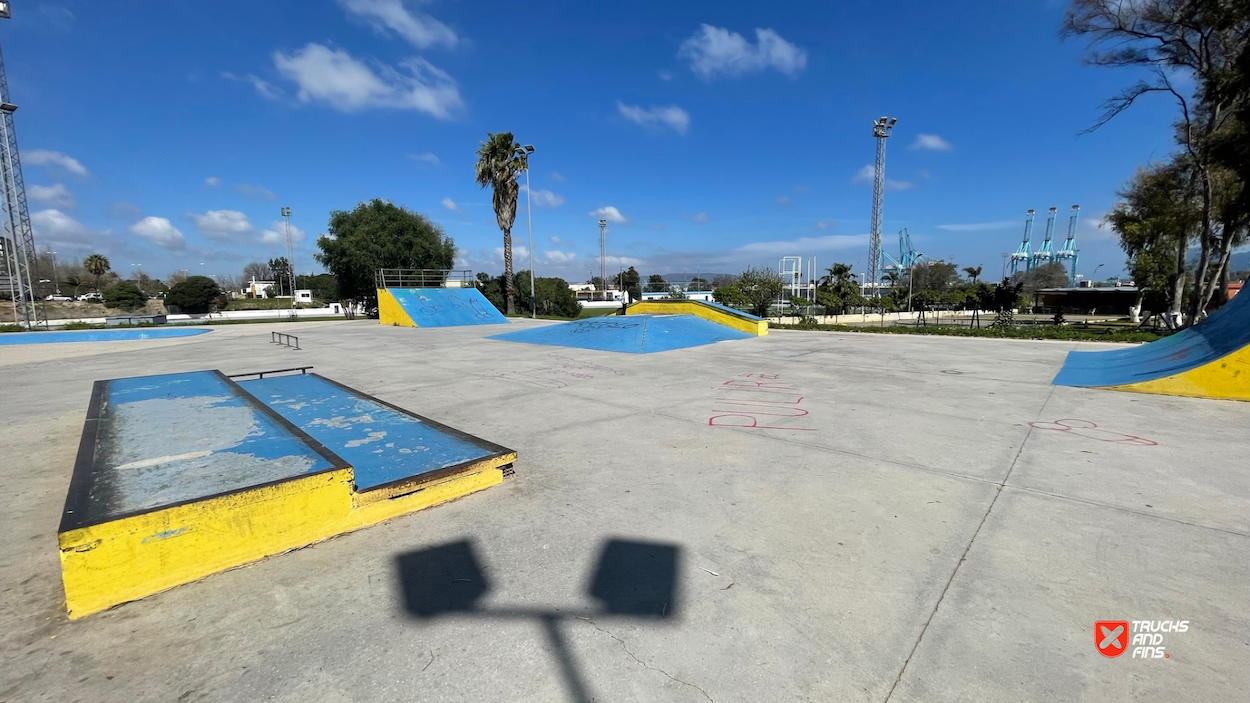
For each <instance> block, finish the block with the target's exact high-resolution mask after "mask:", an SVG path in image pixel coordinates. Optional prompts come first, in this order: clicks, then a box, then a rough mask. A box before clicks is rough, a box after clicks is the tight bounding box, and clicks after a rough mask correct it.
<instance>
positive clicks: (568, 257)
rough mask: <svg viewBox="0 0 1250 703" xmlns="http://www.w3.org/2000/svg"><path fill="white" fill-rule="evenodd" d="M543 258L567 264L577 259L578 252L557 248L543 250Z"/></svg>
mask: <svg viewBox="0 0 1250 703" xmlns="http://www.w3.org/2000/svg"><path fill="white" fill-rule="evenodd" d="M543 258H545V259H547V261H550V262H552V263H555V264H567V263H568V262H570V261H572V260H573V259H576V258H577V254H576V253H574V252H571V251H559V250H556V249H550V250H548V251H545V252H543Z"/></svg>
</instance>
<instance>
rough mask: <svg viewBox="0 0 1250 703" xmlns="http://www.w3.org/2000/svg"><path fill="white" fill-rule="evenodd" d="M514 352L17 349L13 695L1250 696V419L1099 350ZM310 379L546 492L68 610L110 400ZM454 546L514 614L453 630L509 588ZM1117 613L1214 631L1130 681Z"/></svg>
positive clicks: (877, 341) (924, 345) (10, 608)
mask: <svg viewBox="0 0 1250 703" xmlns="http://www.w3.org/2000/svg"><path fill="white" fill-rule="evenodd" d="M512 324H513V325H514V326H521V325H530V324H546V323H532V322H529V321H517V322H513V323H512ZM270 329H279V330H281V331H283V332H287V333H292V334H297V335H299V337H300V342H301V345H302V346H303V347H304V349H303V351H293V350H288V349H285V348H281V347H277V346H274V345H272V344H270V343H269V331H270ZM499 331H500V328H499V327H498V326H490V327H477V328H444V329H429V330H422V329H418V330H413V329H401V328H392V327H382V326H379V325H377V324H376V323H370V322H365V321H360V322H342V323H289V324H282V325H240V326H229V327H220V328H216V329H214V330H213V332H212V333H211V334H207V335H201V336H197V337H190V338H183V339H174V340H159V341H149V342H108V343H94V344H54V345H37V346H30V347H6V348H4V350H3V352H0V388H2V389H3V394H2V395H0V398H2V399H3V400H2V401H0V426H2V427H3V428H4V433H3V435H0V486H3V491H2V492H0V701H3V702H6V703H7V702H17V701H23V702H25V701H57V702H58V703H60V702H65V703H68V702H71V701H90V702H93V703H95V702H99V701H126V702H130V701H235V700H245V701H251V700H276V701H301V702H302V701H409V700H411V701H557V700H572V701H591V700H594V701H752V702H758V701H789V700H811V701H871V702H874V703H879V702H881V701H899V702H902V701H925V702H932V701H1052V700H1053V701H1109V700H1115V701H1122V700H1123V701H1126V700H1135V701H1169V702H1170V701H1190V700H1192V701H1244V700H1246V699H1247V697H1248V696H1250V691H1248V679H1247V675H1246V672H1247V671H1250V634H1248V633H1250V588H1248V587H1247V584H1248V583H1250V467H1248V465H1247V462H1246V457H1247V454H1246V452H1247V446H1248V445H1247V442H1246V431H1247V428H1248V427H1250V404H1245V403H1236V402H1225V401H1207V400H1192V399H1183V398H1169V397H1158V396H1145V395H1134V394H1126V393H1115V392H1109V391H1096V390H1084V389H1077V388H1066V387H1055V386H1052V385H1050V380H1051V378H1052V377H1053V376H1054V375H1055V373H1056V371H1057V370H1058V369H1059V366H1060V365H1061V363H1062V361H1063V358H1064V355H1065V354H1066V353H1067V352H1068V351H1069V350H1070V349H1073V348H1075V347H1076V346H1077V345H1075V344H1072V343H1059V342H1031V341H1011V340H990V339H962V338H945V337H911V336H899V335H869V334H836V333H821V332H797V331H784V330H780V331H778V330H775V331H773V332H772V333H771V334H769V335H768V336H767V337H764V338H759V339H750V340H743V341H735V342H724V343H720V344H716V345H713V346H707V347H697V348H691V349H684V350H677V351H671V352H665V353H661V354H652V355H632V354H612V353H606V352H594V351H585V350H576V349H563V348H556V347H545V346H531V345H524V344H514V343H508V342H501V341H495V340H488V339H484V337H485V336H486V335H490V334H496V333H498V332H499ZM1082 346H1084V347H1090V348H1092V347H1094V346H1095V345H1082ZM294 365H313V366H315V367H316V371H317V372H319V373H322V374H324V375H326V376H328V377H330V378H333V379H335V380H338V381H340V382H343V383H345V384H348V385H351V386H354V387H356V388H358V389H360V390H363V391H365V392H367V393H372V394H374V395H376V396H378V397H379V398H381V399H383V400H386V401H389V402H392V403H396V404H398V405H400V406H403V407H405V408H409V409H411V410H413V411H415V412H418V413H421V414H423V415H427V416H429V417H432V418H434V419H437V420H440V421H442V422H445V423H447V424H450V425H452V426H453V427H456V428H459V429H462V430H465V431H467V432H470V433H473V434H476V435H478V436H481V437H483V438H485V439H488V440H491V441H493V442H498V443H500V444H503V445H505V446H508V447H511V448H514V449H516V450H518V451H519V453H520V458H519V460H518V462H517V465H516V476H515V477H514V478H511V479H509V480H507V481H505V483H504V484H503V485H501V486H496V487H494V488H491V489H488V490H486V491H484V492H481V493H478V494H475V495H472V496H469V497H466V498H464V499H461V500H459V501H456V502H454V503H450V504H447V505H443V506H438V507H435V508H432V509H429V510H426V511H422V512H419V513H416V514H413V515H409V516H406V517H402V518H398V519H395V520H392V521H390V522H388V523H385V524H382V525H378V526H376V527H373V528H370V529H366V530H362V531H359V532H356V533H353V534H349V535H344V536H341V537H338V538H335V539H332V540H329V541H327V542H324V543H321V544H318V545H315V546H313V547H309V548H306V549H302V550H298V551H296V552H292V553H289V554H285V555H281V556H277V557H273V558H270V559H266V560H264V561H262V562H260V563H257V564H254V565H251V566H249V567H246V568H240V569H236V570H233V571H229V572H225V573H221V574H217V575H214V576H211V577H209V578H206V579H204V580H202V581H200V582H198V583H193V584H188V585H185V586H180V587H178V588H175V589H173V590H170V591H167V592H165V593H162V594H158V595H155V596H151V597H148V598H145V599H143V600H141V601H137V602H133V603H129V604H126V605H122V606H119V607H117V608H114V609H113V610H110V611H106V612H104V613H100V614H97V615H93V616H89V617H87V618H85V619H83V620H79V621H75V622H72V623H71V622H69V621H68V620H67V619H66V617H65V614H64V603H63V600H62V598H63V597H62V592H61V585H60V576H59V565H58V559H57V543H56V529H57V524H58V521H59V518H60V512H61V505H62V502H63V500H64V498H65V493H66V488H67V486H68V482H69V477H70V470H71V467H72V465H73V463H74V456H75V452H76V450H77V447H78V440H79V434H80V432H81V427H82V419H83V416H84V413H85V411H86V407H87V401H88V397H89V393H90V389H91V382H92V381H94V380H96V379H102V378H115V377H122V376H131V375H142V374H154V373H163V372H173V371H186V370H193V369H211V368H218V369H221V370H223V371H225V372H226V373H237V372H243V371H256V370H264V369H274V368H282V367H287V366H294ZM756 384H760V385H756ZM1059 420H1065V421H1066V422H1064V423H1063V424H1054V423H1055V421H1059ZM1073 420H1075V421H1073ZM1030 423H1037V424H1036V425H1032V424H1030ZM1091 424H1096V425H1097V427H1091V426H1090V425H1091ZM177 441H178V439H177V438H176V437H171V438H170V442H171V443H176V442H177ZM608 545H612V546H610V547H609V546H608ZM622 545H623V546H622ZM631 550H632V551H631ZM448 554H451V555H452V556H457V557H458V558H460V561H459V562H458V563H459V564H461V566H463V565H464V563H466V559H467V560H468V562H467V563H470V564H471V563H472V562H473V560H475V561H476V563H477V564H478V565H480V569H481V570H482V572H483V575H482V576H481V577H480V579H481V580H480V582H482V583H483V584H484V587H483V588H482V589H481V590H482V591H484V593H482V594H481V597H480V598H477V599H476V600H475V599H474V598H473V596H474V595H476V594H475V593H467V594H466V593H465V592H457V593H453V594H452V600H451V601H449V602H451V603H452V604H453V607H454V608H455V609H456V612H451V613H447V614H443V615H439V616H435V617H424V616H423V614H422V610H421V607H420V601H421V598H422V597H423V594H424V595H428V593H427V591H428V589H431V588H433V589H435V590H439V589H443V590H447V589H453V590H454V589H456V588H459V587H461V586H464V585H465V584H466V583H470V582H472V583H478V582H479V581H478V580H475V579H477V578H478V577H474V579H447V578H446V576H445V575H444V577H443V580H444V581H446V583H444V582H443V581H440V580H439V578H438V574H440V573H444V572H436V571H430V570H429V568H428V567H429V565H430V564H437V563H439V562H438V559H439V558H441V557H440V555H442V556H447V555H448ZM621 554H633V555H635V556H637V555H639V554H641V555H643V557H642V558H636V559H634V561H632V562H627V565H626V567H625V568H620V565H619V564H618V565H617V567H612V566H611V565H608V566H605V563H607V562H611V561H612V559H613V557H614V556H620V555H621ZM466 555H468V556H467V557H466ZM601 558H602V559H604V562H602V563H601V562H600V560H601ZM666 558H671V559H672V560H673V561H672V565H673V566H674V569H673V570H669V569H667V568H666V562H665V559H666ZM445 573H447V574H449V573H451V572H445ZM457 584H459V585H457ZM423 589H426V590H423ZM414 594H415V595H414ZM631 598H632V600H631ZM456 599H459V600H456ZM414 601H417V602H418V603H417V605H418V607H415V608H414V606H413V604H414ZM1099 620H1128V621H1134V620H1156V621H1157V620H1188V621H1189V626H1188V631H1187V632H1184V633H1177V634H1165V635H1163V638H1164V641H1163V643H1162V644H1163V646H1164V647H1165V650H1166V652H1167V655H1168V656H1167V658H1161V659H1141V658H1136V659H1134V658H1131V654H1125V655H1123V656H1121V657H1119V658H1116V659H1108V658H1105V657H1103V656H1102V655H1100V654H1099V652H1098V651H1097V650H1096V648H1095V642H1094V640H1095V631H1094V630H1095V628H1094V623H1095V621H1099Z"/></svg>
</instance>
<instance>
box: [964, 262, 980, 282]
mask: <svg viewBox="0 0 1250 703" xmlns="http://www.w3.org/2000/svg"><path fill="white" fill-rule="evenodd" d="M964 274H965V275H966V276H968V278H971V279H972V282H973V284H975V283H976V282H977V279H978V278H980V277H981V267H980V266H965V267H964Z"/></svg>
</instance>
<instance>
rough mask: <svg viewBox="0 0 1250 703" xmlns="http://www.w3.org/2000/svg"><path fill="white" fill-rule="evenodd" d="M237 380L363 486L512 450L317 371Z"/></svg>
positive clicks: (406, 479) (422, 474)
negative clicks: (331, 455)
mask: <svg viewBox="0 0 1250 703" xmlns="http://www.w3.org/2000/svg"><path fill="white" fill-rule="evenodd" d="M239 385H241V386H242V387H243V388H244V389H245V390H246V391H248V392H249V393H251V394H252V395H254V396H255V397H256V398H257V399H258V400H260V402H262V403H264V404H265V405H267V406H269V407H270V408H272V409H273V410H274V411H275V412H276V413H278V414H279V415H281V416H282V418H283V419H285V420H287V421H288V422H290V423H291V424H292V425H295V426H296V427H298V428H299V429H300V430H302V431H304V432H306V433H307V434H308V435H309V436H311V437H312V438H313V439H315V440H316V441H318V442H320V443H321V444H322V445H324V446H325V447H326V448H327V449H329V450H330V451H331V452H333V453H334V454H336V455H338V456H340V457H342V458H343V460H344V461H345V462H346V463H348V464H350V465H351V466H352V467H353V468H354V469H355V480H356V490H358V491H372V490H374V489H377V488H380V487H383V486H387V485H390V484H394V483H396V482H400V481H403V482H409V483H411V482H412V481H414V480H418V479H419V480H425V479H428V478H431V477H432V476H433V475H435V474H439V473H443V472H447V471H449V470H452V469H456V470H459V469H462V468H463V467H464V466H465V465H466V464H469V463H472V462H475V461H481V460H484V459H488V458H493V457H496V456H500V455H502V454H504V453H508V452H510V451H511V450H507V449H504V448H503V447H500V446H497V445H494V444H491V443H489V442H485V441H484V440H481V439H478V438H476V437H472V436H470V435H467V434H464V433H463V432H459V431H457V430H454V429H452V428H450V427H447V426H446V425H442V424H439V423H436V422H433V421H431V420H429V419H427V418H423V417H421V416H419V415H415V414H413V413H410V412H408V411H405V410H401V409H399V408H397V407H395V406H392V405H389V404H387V403H384V402H382V401H380V400H378V399H377V398H373V397H371V396H367V395H365V394H363V393H360V392H359V391H356V390H354V389H352V388H348V387H347V386H343V385H340V384H338V383H335V382H334V381H331V380H328V379H326V378H323V377H321V376H318V375H316V374H307V375H296V376H270V377H268V378H261V379H254V380H250V381H240V382H239Z"/></svg>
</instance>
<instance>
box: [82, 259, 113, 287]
mask: <svg viewBox="0 0 1250 703" xmlns="http://www.w3.org/2000/svg"><path fill="white" fill-rule="evenodd" d="M82 267H83V268H84V269H86V271H87V273H89V274H91V275H92V276H95V289H96V290H97V291H98V290H100V277H101V276H103V275H104V274H106V273H108V272H109V268H111V267H110V266H109V260H108V257H107V256H104V255H103V254H92V255H90V256H88V257H87V258H85V259H83V260H82Z"/></svg>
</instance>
